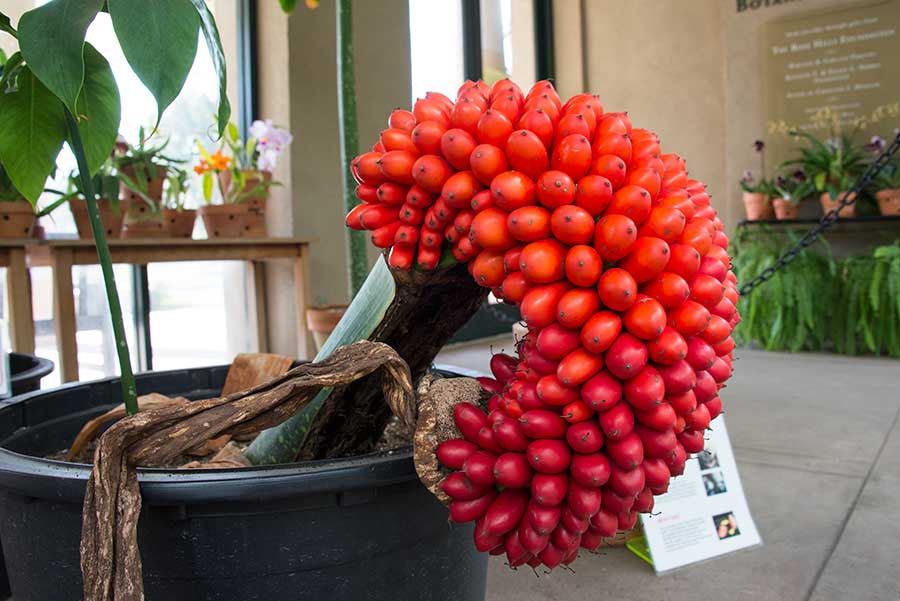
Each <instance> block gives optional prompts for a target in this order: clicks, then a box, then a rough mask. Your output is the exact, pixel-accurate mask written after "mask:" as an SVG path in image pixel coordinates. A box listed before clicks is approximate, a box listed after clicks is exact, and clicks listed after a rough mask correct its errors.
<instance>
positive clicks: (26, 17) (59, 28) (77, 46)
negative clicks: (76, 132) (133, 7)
mask: <svg viewBox="0 0 900 601" xmlns="http://www.w3.org/2000/svg"><path fill="white" fill-rule="evenodd" d="M102 5H103V0H52V1H51V2H48V3H47V4H44V5H43V6H41V7H39V8H35V9H34V10H30V11H28V12H26V13H25V14H23V15H22V18H21V19H19V48H20V49H21V51H22V56H24V57H25V62H26V63H28V66H29V67H30V69H31V71H32V73H34V75H35V76H36V77H37V78H38V79H39V80H40V81H41V83H43V84H44V86H46V88H47V89H49V90H50V92H51V93H53V94H54V95H55V96H56V97H57V98H59V99H60V100H62V101H63V104H65V105H66V107H68V109H69V110H70V111H71V112H72V113H73V114H75V115H77V114H78V112H77V101H78V95H79V94H80V93H81V86H82V84H83V83H84V36H85V34H86V33H87V28H88V26H89V25H90V24H91V22H92V21H93V20H94V17H96V16H97V13H98V12H99V10H100V7H101V6H102Z"/></svg>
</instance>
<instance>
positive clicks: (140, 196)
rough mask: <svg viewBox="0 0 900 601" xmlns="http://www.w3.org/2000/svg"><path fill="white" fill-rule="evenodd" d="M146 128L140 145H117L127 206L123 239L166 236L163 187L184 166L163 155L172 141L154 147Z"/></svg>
mask: <svg viewBox="0 0 900 601" xmlns="http://www.w3.org/2000/svg"><path fill="white" fill-rule="evenodd" d="M148 142H149V136H147V135H146V132H145V130H144V128H143V127H141V128H140V129H139V130H138V143H137V144H136V145H132V144H129V143H127V142H125V140H124V139H123V138H121V137H120V138H119V139H118V140H117V142H116V151H117V152H116V157H115V162H116V169H117V172H118V176H119V181H120V184H119V197H120V200H121V201H122V202H123V203H124V209H125V218H124V223H123V224H122V237H123V238H145V237H159V236H164V235H165V234H166V232H165V227H164V222H163V212H162V209H163V186H164V184H165V182H166V179H167V178H168V176H169V173H171V172H172V171H173V170H175V169H177V168H178V166H179V165H180V164H181V163H182V162H183V161H179V160H178V159H174V158H172V157H169V156H166V155H165V154H163V150H165V148H166V146H167V145H168V144H169V141H168V140H167V139H166V140H162V141H161V142H159V143H158V144H156V145H154V146H151V145H149V144H148Z"/></svg>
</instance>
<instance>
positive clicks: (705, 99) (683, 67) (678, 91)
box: [554, 0, 726, 206]
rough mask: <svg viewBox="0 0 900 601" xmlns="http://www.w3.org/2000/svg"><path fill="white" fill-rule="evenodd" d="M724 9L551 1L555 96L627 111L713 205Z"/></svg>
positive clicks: (719, 162)
mask: <svg viewBox="0 0 900 601" xmlns="http://www.w3.org/2000/svg"><path fill="white" fill-rule="evenodd" d="M725 6H726V4H725V3H723V1H722V0H679V1H678V2H660V1H659V0H629V2H614V1H611V0H588V1H586V2H583V3H580V2H577V1H575V0H557V2H555V3H554V11H555V13H554V25H555V27H556V31H555V34H556V35H555V38H556V40H557V46H556V49H555V50H556V65H557V69H558V70H559V72H560V81H559V83H560V92H561V93H563V94H566V95H569V94H574V93H577V92H580V91H590V92H592V93H594V94H599V96H600V100H601V101H602V102H603V105H604V107H605V109H606V110H609V111H627V112H628V114H629V116H630V117H631V119H632V122H633V123H634V124H635V125H636V126H638V127H643V128H646V129H650V130H653V131H654V132H656V133H657V134H658V135H659V137H660V140H661V143H662V147H663V150H664V151H666V152H677V153H678V154H680V155H681V156H683V157H684V158H686V159H687V162H688V170H689V171H690V174H691V176H692V177H695V178H697V179H700V180H702V181H704V182H705V183H706V184H707V185H708V186H709V191H710V193H711V194H712V197H713V202H716V203H717V205H720V206H721V204H722V202H721V198H722V197H723V196H724V193H725V190H726V182H725V178H724V172H725V159H724V154H723V153H722V142H723V140H724V138H725V107H724V104H725V102H724V83H723V82H724V78H725V61H724V57H723V49H722V41H723V36H722V35H721V32H720V27H721V25H720V23H721V16H720V15H721V12H722V11H723V10H725V8H724V7H725ZM582 10H583V11H584V12H583V13H582V12H581V11H582ZM561 13H562V14H561ZM579 17H580V18H579ZM582 35H583V44H582V52H581V56H577V55H576V56H575V59H574V60H573V61H572V64H571V65H570V64H569V59H568V56H571V55H572V53H573V52H577V50H578V47H577V45H576V44H575V43H573V40H578V39H580V38H581V36H582ZM560 67H562V69H560ZM579 84H580V85H581V86H582V87H581V88H579V87H578V86H579Z"/></svg>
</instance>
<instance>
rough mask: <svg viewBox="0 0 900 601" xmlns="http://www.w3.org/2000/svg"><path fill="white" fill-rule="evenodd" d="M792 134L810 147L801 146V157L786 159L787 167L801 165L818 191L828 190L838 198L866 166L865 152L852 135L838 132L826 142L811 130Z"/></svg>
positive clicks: (832, 195)
mask: <svg viewBox="0 0 900 601" xmlns="http://www.w3.org/2000/svg"><path fill="white" fill-rule="evenodd" d="M791 135H792V136H794V137H796V138H801V139H803V140H805V141H806V142H807V146H805V147H801V148H800V149H799V150H800V158H797V159H794V160H791V161H787V162H786V163H785V166H790V165H799V166H802V167H803V169H804V170H805V171H806V173H807V175H808V176H809V177H810V178H812V181H813V184H814V185H815V189H816V191H817V192H820V193H821V192H828V194H830V195H831V197H832V198H836V197H837V196H838V195H839V194H840V193H841V192H843V191H846V190H848V189H849V188H850V187H851V186H852V185H853V183H854V182H855V181H856V179H857V178H858V177H859V176H860V175H862V173H863V171H865V169H866V154H865V151H864V149H863V147H862V146H859V145H856V144H854V143H853V137H852V135H851V134H847V133H837V134H835V135H834V136H833V137H832V138H830V139H828V140H826V141H824V142H823V141H821V140H819V139H818V138H816V137H815V136H814V135H812V134H810V133H808V132H798V131H793V132H791Z"/></svg>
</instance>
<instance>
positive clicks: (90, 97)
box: [75, 44, 121, 174]
mask: <svg viewBox="0 0 900 601" xmlns="http://www.w3.org/2000/svg"><path fill="white" fill-rule="evenodd" d="M75 114H76V115H84V116H85V118H83V119H80V120H79V121H78V133H79V134H81V140H82V142H83V143H84V151H85V153H87V164H88V167H89V168H90V170H91V173H92V174H93V173H96V172H97V170H98V169H99V168H100V166H101V165H103V164H104V163H105V162H106V160H107V159H109V153H110V150H111V149H112V148H113V146H114V145H115V143H116V136H118V134H119V119H120V117H121V105H120V101H119V88H118V87H117V86H116V80H115V78H114V77H113V73H112V69H110V67H109V63H108V62H107V61H106V59H105V58H104V57H103V55H102V54H100V53H99V52H98V51H97V50H96V49H95V48H94V47H93V46H91V45H90V44H85V45H84V86H83V87H82V89H81V94H80V95H79V96H78V112H77V113H75Z"/></svg>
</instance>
